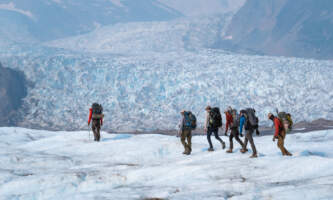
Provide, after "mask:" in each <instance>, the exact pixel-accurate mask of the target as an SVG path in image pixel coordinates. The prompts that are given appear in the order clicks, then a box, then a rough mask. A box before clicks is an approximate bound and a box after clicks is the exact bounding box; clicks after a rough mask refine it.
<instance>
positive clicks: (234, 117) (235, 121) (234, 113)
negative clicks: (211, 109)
mask: <svg viewBox="0 0 333 200" xmlns="http://www.w3.org/2000/svg"><path fill="white" fill-rule="evenodd" d="M230 114H231V117H232V123H231V126H230V127H231V128H238V127H239V114H238V113H237V110H236V109H232V110H231V112H230Z"/></svg>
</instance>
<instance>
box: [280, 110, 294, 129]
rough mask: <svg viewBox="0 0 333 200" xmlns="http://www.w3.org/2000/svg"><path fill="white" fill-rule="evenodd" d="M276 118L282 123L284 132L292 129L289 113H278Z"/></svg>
mask: <svg viewBox="0 0 333 200" xmlns="http://www.w3.org/2000/svg"><path fill="white" fill-rule="evenodd" d="M278 118H279V120H280V122H281V123H282V127H283V128H284V130H285V131H286V132H290V131H291V130H292V128H293V120H292V119H291V115H290V113H286V112H279V113H278Z"/></svg>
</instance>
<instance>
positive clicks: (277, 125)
mask: <svg viewBox="0 0 333 200" xmlns="http://www.w3.org/2000/svg"><path fill="white" fill-rule="evenodd" d="M274 126H275V133H274V137H277V136H278V135H279V133H280V131H281V130H282V128H283V127H282V123H281V121H280V120H279V118H277V117H275V118H274Z"/></svg>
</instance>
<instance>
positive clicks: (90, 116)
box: [88, 108, 103, 125]
mask: <svg viewBox="0 0 333 200" xmlns="http://www.w3.org/2000/svg"><path fill="white" fill-rule="evenodd" d="M91 118H92V108H89V119H88V124H90V121H91ZM101 125H103V118H101Z"/></svg>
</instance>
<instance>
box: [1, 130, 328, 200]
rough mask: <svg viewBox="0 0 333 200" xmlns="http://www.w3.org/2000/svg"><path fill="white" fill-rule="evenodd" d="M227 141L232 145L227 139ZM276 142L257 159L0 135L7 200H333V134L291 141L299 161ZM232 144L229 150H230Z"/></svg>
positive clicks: (152, 139)
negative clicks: (285, 155)
mask: <svg viewBox="0 0 333 200" xmlns="http://www.w3.org/2000/svg"><path fill="white" fill-rule="evenodd" d="M222 138H223V140H227V138H226V137H224V136H223V137H222ZM271 139H272V136H263V137H255V138H254V140H255V143H256V146H257V149H258V152H259V155H260V156H259V157H258V158H257V159H250V158H249V155H250V152H249V153H248V154H245V155H244V154H241V153H240V152H239V149H240V148H239V146H238V144H237V143H236V144H235V149H234V153H233V154H227V153H225V151H224V150H222V149H221V146H220V145H219V144H218V143H217V141H216V140H215V139H213V144H214V147H215V149H216V151H214V152H208V151H207V147H208V144H207V140H206V137H205V136H194V137H193V153H192V155H190V156H185V155H183V154H182V151H183V148H182V145H181V143H180V141H179V138H176V137H174V136H164V135H159V134H150V135H148V134H147V135H130V134H121V135H119V134H106V133H104V132H103V133H102V140H101V142H100V143H96V142H93V141H91V140H89V138H88V132H87V131H80V132H50V131H39V130H30V129H23V128H0V199H71V200H73V199H80V200H81V199H144V198H152V197H155V198H165V199H233V200H235V199H263V200H266V199H276V200H281V199H292V200H297V199H302V200H306V199H315V200H317V199H327V200H328V199H333V169H332V166H333V159H332V158H333V152H332V145H333V131H332V130H325V131H318V132H310V133H305V134H293V135H288V136H287V139H286V147H287V149H288V150H289V151H290V152H292V153H293V154H294V156H292V157H283V156H281V153H280V151H279V150H278V148H277V147H276V143H273V142H272V141H271ZM227 143H228V142H227Z"/></svg>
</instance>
